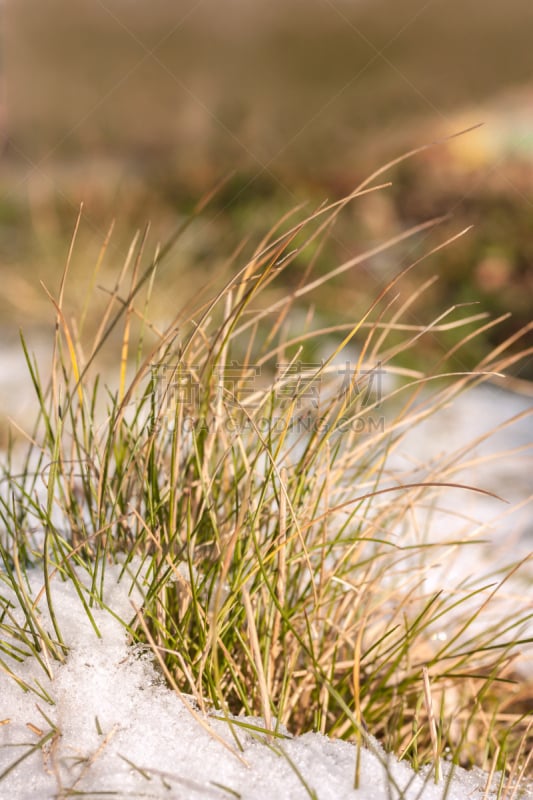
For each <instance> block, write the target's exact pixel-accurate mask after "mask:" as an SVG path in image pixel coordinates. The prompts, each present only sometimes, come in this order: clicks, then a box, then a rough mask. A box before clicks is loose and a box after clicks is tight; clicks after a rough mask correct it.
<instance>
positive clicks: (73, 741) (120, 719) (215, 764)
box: [0, 566, 533, 800]
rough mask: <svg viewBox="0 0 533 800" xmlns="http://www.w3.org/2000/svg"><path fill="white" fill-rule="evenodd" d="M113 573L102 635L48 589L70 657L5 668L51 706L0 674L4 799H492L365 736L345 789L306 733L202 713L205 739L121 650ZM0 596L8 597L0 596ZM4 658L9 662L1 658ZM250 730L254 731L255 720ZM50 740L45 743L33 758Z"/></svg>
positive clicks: (174, 700)
mask: <svg viewBox="0 0 533 800" xmlns="http://www.w3.org/2000/svg"><path fill="white" fill-rule="evenodd" d="M119 570H120V567H119V566H113V567H110V566H108V567H107V568H106V583H107V589H106V593H105V604H106V606H107V607H108V608H107V609H105V608H104V609H95V610H94V619H95V622H96V624H97V626H98V629H99V631H100V634H101V638H98V637H97V635H96V633H95V631H94V629H93V628H92V627H91V624H90V621H89V619H88V617H87V615H86V613H85V611H84V610H83V607H82V605H81V603H80V601H79V599H78V597H77V596H76V594H75V592H74V590H73V589H72V587H71V584H70V583H68V584H67V583H61V582H60V581H58V580H56V581H55V582H54V584H53V603H54V607H55V610H56V613H57V616H58V620H59V623H60V625H61V628H62V631H63V634H64V638H65V641H66V642H67V643H68V645H69V648H70V650H69V654H68V657H67V659H66V661H65V663H64V664H60V665H57V664H55V663H54V664H52V669H53V677H52V678H51V679H49V678H47V677H46V676H45V674H44V672H43V670H42V669H41V668H40V667H39V666H38V665H37V664H36V662H35V659H29V660H27V661H26V662H24V663H23V664H17V665H15V664H14V662H12V663H11V667H12V669H13V670H14V671H16V673H17V674H18V675H19V676H20V677H21V678H22V679H23V680H24V681H25V682H26V683H27V684H30V685H33V686H35V687H37V686H38V685H40V687H42V689H43V690H44V691H45V692H46V693H47V695H49V697H50V700H51V701H52V703H47V702H46V701H45V700H43V699H41V698H39V697H37V696H36V694H35V693H33V692H26V693H24V692H23V691H22V690H21V689H20V687H19V686H17V684H16V683H15V682H14V681H13V680H12V678H10V677H8V675H6V674H3V673H2V674H0V697H1V705H0V720H1V721H2V722H3V724H2V725H1V726H0V776H1V775H2V773H4V777H3V779H2V780H1V782H0V789H1V796H2V797H6V798H7V797H9V798H13V799H14V800H30V798H31V800H34V799H35V798H39V800H48V798H50V800H52V798H58V797H69V796H71V795H72V794H73V793H74V792H76V793H86V794H88V795H89V796H90V797H96V796H100V794H101V793H106V794H109V793H111V796H116V797H135V798H144V797H146V798H191V800H194V798H197V797H199V798H200V797H205V798H224V797H226V798H227V797H241V798H245V799H246V800H259V799H260V798H261V799H262V798H273V797H279V798H291V800H292V799H293V798H294V800H298V799H299V798H302V800H303V798H309V797H310V796H312V797H317V798H319V800H330V799H331V800H341V798H354V800H391V799H392V798H405V800H415V798H417V800H418V799H420V800H437V799H438V800H440V799H441V798H442V799H444V798H447V800H465V798H467V797H468V798H476V797H479V798H482V797H484V798H486V800H489V799H491V800H492V799H493V798H496V796H497V795H496V791H495V790H494V791H490V792H487V793H486V794H483V792H484V789H485V784H486V781H487V776H486V775H484V774H483V773H482V772H480V771H477V770H475V771H469V772H466V771H464V770H462V769H460V768H456V769H455V770H453V774H452V776H451V777H450V776H449V770H450V765H447V764H444V765H443V773H444V775H445V776H447V775H448V776H449V777H450V780H449V785H448V780H447V778H446V777H444V778H442V779H441V782H440V783H439V784H435V780H434V775H433V774H432V773H431V772H429V771H426V773H423V774H416V775H415V773H413V771H412V770H411V769H410V768H409V766H408V765H407V764H405V763H401V762H398V761H397V760H396V759H395V758H393V757H387V756H386V755H385V753H384V752H383V750H382V749H381V747H380V746H379V745H378V743H377V742H376V741H375V740H373V739H372V738H369V741H368V743H367V744H368V745H369V746H368V747H365V748H363V749H362V750H361V762H360V776H361V778H360V787H359V789H358V790H355V789H354V788H353V780H354V770H355V763H356V747H355V745H353V744H350V743H347V742H342V741H332V740H330V739H328V738H327V737H325V736H322V735H319V734H316V733H308V734H306V735H304V736H300V737H298V738H291V737H290V736H289V735H288V734H287V736H286V738H273V737H270V738H267V737H266V736H265V735H264V734H259V733H254V732H250V731H247V730H244V729H243V728H241V727H237V726H236V725H231V721H225V720H217V719H215V718H214V717H212V716H211V717H209V718H205V720H204V725H205V722H207V723H208V724H209V726H210V727H211V728H212V730H213V731H215V732H216V733H217V734H218V736H219V737H221V739H222V740H223V742H224V743H225V744H224V743H223V742H222V741H219V740H217V739H215V738H214V736H213V734H212V732H210V731H209V730H207V729H206V728H205V727H204V726H202V725H201V723H200V722H199V721H198V719H197V718H196V717H195V716H193V713H191V710H190V708H191V706H190V705H189V707H187V705H186V704H185V703H184V702H183V700H182V699H180V697H178V696H177V695H176V694H175V693H174V692H173V691H172V690H170V689H169V688H167V687H166V686H165V685H163V683H162V682H161V680H160V678H159V676H158V674H157V672H156V670H155V668H154V665H153V664H152V662H151V660H150V658H149V656H148V654H146V653H143V652H142V651H139V650H138V649H136V648H134V647H131V646H130V645H129V644H128V640H127V633H126V631H125V628H124V627H123V625H122V624H121V623H120V622H119V621H118V619H117V615H118V616H122V617H124V618H125V619H129V618H131V617H132V614H133V609H132V606H131V600H132V599H133V601H134V602H135V603H139V602H141V599H142V598H141V597H140V595H139V592H138V591H136V592H135V591H134V592H133V593H132V592H131V584H132V581H131V579H130V578H129V577H128V575H127V574H126V573H124V575H123V578H122V580H121V581H120V582H118V581H117V578H118V576H119ZM29 577H30V586H31V591H32V594H33V596H35V595H36V594H37V593H38V591H39V590H40V588H41V587H40V583H39V582H40V577H39V575H38V574H37V573H35V574H32V573H30V576H29ZM2 594H3V595H4V597H6V592H5V590H2ZM111 608H112V609H113V612H114V614H112V613H110V611H109V610H108V609H111ZM43 619H46V612H45V610H44V608H43ZM4 660H5V662H6V663H9V662H10V659H9V657H7V658H6V657H5V656H4ZM41 693H42V692H41ZM187 703H188V704H189V703H190V701H187ZM195 713H196V715H197V716H198V712H195ZM239 721H240V722H243V721H244V720H242V719H241V720H239ZM248 722H250V723H251V724H253V725H256V726H260V725H261V721H260V720H257V719H253V720H248ZM230 725H231V727H232V729H233V730H230ZM54 731H56V732H55V733H54ZM48 732H51V737H50V739H49V740H48V742H47V744H46V745H45V746H44V747H43V748H42V749H35V750H34V751H33V752H31V748H32V747H34V746H35V745H36V744H37V742H38V741H40V740H41V739H42V737H43V736H45V735H46V734H47V733H48ZM236 740H238V742H239V743H240V748H242V749H239V748H238V747H237V745H236ZM23 756H26V757H25V758H24V759H23V760H20V761H19V763H18V765H17V766H15V767H13V768H11V769H10V771H8V772H7V774H6V771H7V770H9V768H10V766H11V765H13V763H14V762H15V761H16V760H17V759H22V757H23ZM304 782H305V784H306V786H307V787H308V788H306V786H305V785H304ZM310 792H314V794H311V795H310ZM529 796H532V797H533V794H531V795H529Z"/></svg>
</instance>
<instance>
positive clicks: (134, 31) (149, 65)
mask: <svg viewBox="0 0 533 800" xmlns="http://www.w3.org/2000/svg"><path fill="white" fill-rule="evenodd" d="M0 14H1V17H0V36H1V43H2V52H1V62H0V81H1V82H0V144H1V152H2V156H1V159H2V160H1V172H0V272H1V278H2V293H1V297H0V314H1V318H2V322H1V323H0V328H1V330H2V332H3V340H4V343H6V342H9V341H11V339H13V338H16V333H15V332H16V330H17V328H18V327H19V326H23V327H25V328H28V327H29V326H32V325H37V324H39V323H40V321H41V320H48V321H49V320H50V319H52V318H53V309H52V308H51V306H50V303H49V300H48V299H47V298H46V295H45V293H44V292H43V291H42V289H41V288H40V285H39V280H43V281H44V282H45V283H46V285H47V286H49V288H50V289H51V290H53V291H55V290H56V289H57V286H58V282H59V278H60V275H61V271H62V268H63V265H64V262H65V258H66V253H67V250H68V242H69V238H70V235H71V233H72V230H73V228H74V224H75V221H76V217H77V214H78V209H79V204H80V202H81V201H83V202H84V213H83V219H82V223H81V226H80V232H79V238H78V245H77V248H76V253H75V258H74V264H73V267H74V269H77V270H78V272H77V274H78V276H79V281H78V284H77V285H76V286H74V287H73V289H72V292H71V293H72V295H73V297H72V301H73V302H74V303H75V302H76V292H78V294H79V302H80V303H81V302H82V299H83V297H84V292H85V291H86V287H87V281H88V279H87V274H88V272H89V271H90V270H91V268H92V266H91V265H92V264H94V263H95V261H96V259H97V257H98V252H99V249H100V247H101V245H102V242H103V240H104V238H105V236H106V232H107V230H108V229H109V226H110V224H111V222H112V220H116V224H115V231H114V234H113V239H112V245H111V246H110V248H109V250H108V254H107V256H106V264H107V267H109V268H114V269H116V268H117V265H119V266H120V264H122V262H123V260H124V258H125V254H126V253H127V249H128V245H129V241H130V239H131V236H132V234H133V233H134V231H135V230H136V229H138V228H142V227H143V226H144V225H145V223H146V222H147V221H150V223H151V232H150V237H151V241H152V242H153V247H155V244H156V242H157V241H159V240H165V238H166V237H167V236H168V235H169V234H170V232H171V231H172V230H173V229H174V228H175V227H176V225H177V224H178V223H179V222H180V220H183V219H186V218H187V216H188V215H189V214H190V213H191V211H192V209H193V208H194V206H195V204H196V203H197V202H198V201H199V200H200V198H201V197H202V196H203V195H205V194H206V193H207V192H209V191H210V190H211V189H212V188H213V187H214V186H215V185H216V184H217V183H218V182H219V181H220V180H221V179H224V178H227V181H226V183H225V184H224V188H223V189H222V190H221V191H220V192H218V193H217V194H216V196H215V197H214V198H213V200H212V201H211V203H210V204H209V205H208V206H207V209H206V210H205V211H204V212H203V213H202V215H201V218H200V219H198V220H197V221H195V224H194V225H192V226H191V228H190V229H189V231H188V233H187V236H186V237H185V238H184V240H183V242H182V244H181V245H180V246H179V247H178V249H177V253H178V255H177V256H176V258H175V261H174V263H173V268H172V270H171V271H170V274H168V275H167V279H166V280H167V284H166V286H165V292H164V293H163V295H162V298H161V301H160V302H161V303H162V304H163V306H164V303H165V302H166V303H167V304H168V303H171V304H172V303H174V304H176V303H178V301H179V302H181V300H182V299H183V297H184V296H186V295H187V294H193V293H194V291H195V290H196V287H197V285H198V284H199V283H200V282H202V281H204V280H205V278H206V277H208V276H209V275H210V274H211V273H213V272H214V271H216V270H217V269H219V268H221V265H222V264H224V263H226V262H227V259H228V256H229V254H231V252H232V251H233V250H234V249H235V247H236V246H237V245H238V243H239V242H241V241H242V240H243V239H244V238H246V237H249V238H250V240H251V241H252V242H253V243H257V241H258V240H259V238H260V236H262V235H264V233H265V232H266V231H267V230H268V229H269V228H270V226H271V225H272V224H274V222H275V221H276V220H277V219H278V218H279V217H280V216H281V215H282V214H283V213H285V212H286V211H288V210H289V209H291V208H293V207H294V206H295V205H296V204H297V203H299V202H302V201H306V202H307V203H308V210H311V209H312V208H314V207H315V206H316V205H317V204H319V203H320V202H322V201H323V200H324V199H325V198H329V199H330V200H335V199H338V198H340V197H341V196H342V194H343V193H344V192H348V191H350V190H351V189H353V187H354V186H356V185H357V183H358V182H359V181H360V180H361V179H363V178H365V177H367V176H368V175H369V174H370V173H372V172H373V171H374V170H375V169H377V168H378V167H380V166H381V165H382V164H384V163H385V162H387V160H389V159H394V158H396V157H397V156H399V155H401V154H402V153H403V152H405V151H406V150H408V149H409V148H413V147H418V146H421V145H424V144H428V143H431V142H433V141H435V140H438V139H440V138H442V137H446V136H449V135H451V134H453V133H456V132H459V131H461V130H462V129H465V128H469V127H471V126H474V125H477V124H478V123H483V125H482V127H480V128H477V129H476V130H474V131H472V132H470V133H467V134H465V135H464V136H461V137H459V138H456V139H453V140H451V141H450V142H448V143H444V144H438V145H436V146H435V147H432V148H430V149H428V150H426V151H424V152H422V153H420V154H419V155H417V156H415V157H413V158H412V159H409V160H408V161H405V162H403V163H402V164H400V165H398V166H397V167H395V168H393V169H391V170H389V171H388V172H387V173H386V174H385V175H384V176H382V177H381V178H380V179H379V180H380V181H382V180H391V181H392V184H393V185H392V186H391V187H390V188H389V189H387V190H384V191H382V192H379V193H375V194H373V195H369V196H368V197H367V198H365V199H364V200H363V199H361V200H359V201H357V202H356V203H354V204H353V206H352V207H351V209H350V211H349V212H348V213H347V214H346V215H344V216H343V217H342V219H341V220H340V221H339V223H338V227H337V229H336V233H335V237H333V239H332V241H331V242H330V243H329V245H328V247H327V248H325V250H324V253H323V255H322V256H321V258H323V259H324V262H323V264H324V268H326V267H327V266H328V265H329V266H331V265H332V264H333V263H341V262H342V261H343V260H345V259H346V258H349V257H351V256H353V255H354V253H357V252H359V251H360V252H362V251H363V250H365V249H368V248H369V247H372V246H375V244H376V243H377V242H379V241H383V240H385V239H386V238H387V237H390V236H394V235H396V234H397V233H398V232H399V231H401V230H403V229H405V228H406V227H408V226H410V225H413V224H416V223H417V222H421V221H424V220H427V219H429V218H431V217H434V216H438V215H440V214H450V215H451V218H450V219H449V220H448V221H446V222H445V223H444V224H443V225H442V226H440V227H439V228H438V229H434V230H432V231H431V232H429V233H426V234H425V235H424V236H423V237H421V238H419V239H417V241H416V242H415V243H413V242H410V243H409V245H406V246H404V247H403V248H400V250H398V249H396V250H394V251H393V252H389V253H388V254H387V255H385V256H381V257H376V258H375V259H371V260H370V261H369V262H368V264H366V265H365V268H364V269H362V270H360V271H359V272H358V273H357V275H356V276H354V275H353V274H352V273H349V275H348V277H346V278H343V280H342V281H341V282H338V283H335V284H333V286H332V287H331V288H330V289H329V290H327V291H324V293H323V296H322V297H321V298H320V304H321V313H322V314H323V315H324V317H325V318H326V319H327V318H334V319H335V320H337V321H338V320H339V318H340V319H341V321H345V320H348V319H353V318H354V315H355V314H357V313H359V312H360V311H361V310H362V309H364V308H365V307H366V305H365V304H366V303H367V302H368V298H369V297H372V296H375V294H376V290H379V288H380V287H382V286H383V285H384V282H386V281H387V280H389V279H390V278H391V276H392V275H394V274H396V272H397V271H398V270H399V269H400V268H401V267H402V266H405V264H406V263H407V260H408V259H409V258H411V259H412V258H413V257H414V256H416V255H420V254H421V252H424V251H427V250H429V249H430V248H431V247H433V246H435V245H436V244H437V243H438V242H440V241H443V240H444V239H445V238H446V236H448V235H451V234H453V233H456V232H457V231H459V230H461V229H462V228H464V227H466V226H467V225H470V224H473V225H474V228H473V230H472V231H470V232H469V233H468V234H467V235H466V236H465V237H463V238H462V239H460V240H459V241H458V242H456V243H454V244H452V245H451V246H450V247H448V248H446V249H445V250H444V251H441V252H440V253H438V254H436V255H435V256H434V257H432V258H431V259H430V260H429V263H428V264H424V265H423V266H422V268H421V270H422V271H421V272H420V271H418V272H417V273H416V275H414V276H413V277H412V278H411V279H410V280H412V281H413V284H412V286H411V290H416V287H417V285H418V284H419V283H420V282H422V281H423V280H425V279H426V278H427V276H428V274H436V275H438V277H439V280H438V282H437V283H436V284H435V286H434V287H432V288H431V289H430V290H429V291H428V292H427V293H426V294H425V295H424V299H423V301H422V307H421V308H420V307H419V308H417V307H416V304H415V305H414V306H413V310H412V314H413V319H414V320H415V321H418V322H420V320H422V319H423V320H424V321H425V322H427V321H429V320H430V319H432V318H433V317H435V316H436V315H437V314H438V313H440V312H441V311H442V310H443V309H444V308H446V307H447V306H449V305H451V304H455V303H464V302H474V301H480V308H481V309H482V310H488V311H490V312H491V313H492V314H493V315H498V314H500V313H504V312H507V311H511V312H512V316H511V317H510V318H509V319H507V320H505V321H504V322H503V323H502V324H501V325H500V326H499V327H498V328H497V329H495V330H491V331H487V333H486V334H484V335H483V336H481V337H477V338H476V339H475V340H474V341H473V342H472V344H471V347H472V352H471V353H470V354H469V353H466V354H465V353H464V352H463V355H462V360H461V363H460V365H459V363H458V364H456V365H454V366H455V367H457V366H468V364H469V363H470V362H472V363H474V361H475V360H476V359H477V358H479V357H480V354H483V352H484V351H485V350H486V348H487V347H490V346H491V345H494V344H497V343H498V342H499V341H501V340H502V339H503V338H504V337H505V336H508V335H510V334H512V333H513V332H515V331H517V330H519V329H520V328H521V327H522V326H523V325H524V324H526V323H527V322H529V320H530V317H531V297H532V291H533V50H532V47H531V42H532V41H533V4H532V3H531V0H506V2H500V1H497V2H492V3H487V2H486V1H484V0H429V2H428V1H427V0H394V2H392V1H391V0H372V2H370V0H283V1H282V0H218V2H215V0H150V1H149V2H148V0H46V2H43V0H3V2H2V3H1V5H0ZM304 268H305V264H304V263H303V262H302V269H304ZM296 269H297V267H296ZM169 289H171V292H170V293H169ZM341 290H342V291H341ZM162 313H164V312H163V311H162ZM450 336H453V333H450ZM426 346H428V347H429V346H434V347H436V348H437V349H438V348H439V347H440V348H442V349H443V350H444V349H445V348H447V347H449V346H450V341H449V339H448V340H446V341H444V342H438V341H436V342H434V343H433V345H430V344H424V345H421V347H426ZM515 374H516V377H517V378H518V379H526V378H532V377H533V367H532V366H531V361H529V362H528V361H527V360H524V361H522V362H521V364H520V365H519V366H517V367H516V368H515Z"/></svg>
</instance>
